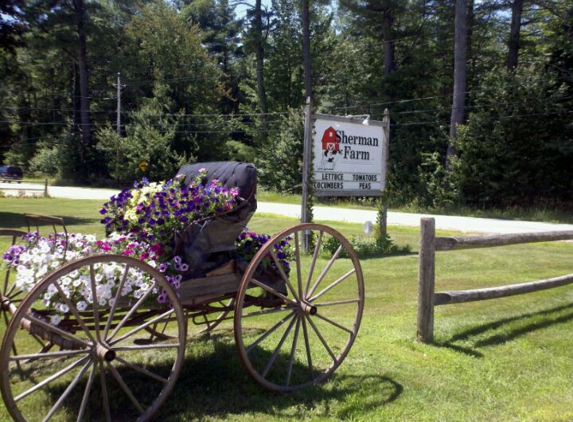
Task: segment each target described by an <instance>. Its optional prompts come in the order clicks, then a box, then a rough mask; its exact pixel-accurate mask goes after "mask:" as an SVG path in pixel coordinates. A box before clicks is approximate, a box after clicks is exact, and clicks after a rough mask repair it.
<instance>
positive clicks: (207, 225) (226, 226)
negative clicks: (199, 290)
mask: <svg viewBox="0 0 573 422" xmlns="http://www.w3.org/2000/svg"><path fill="white" fill-rule="evenodd" d="M201 169H205V170H207V175H206V176H205V177H204V178H203V180H202V181H201V182H202V184H203V185H206V184H209V183H211V182H212V181H213V180H214V179H217V180H218V181H219V182H220V183H221V184H222V185H223V186H224V187H225V188H227V189H232V188H238V190H239V197H240V200H239V205H238V207H237V208H235V209H233V210H232V211H229V212H225V213H221V214H218V215H216V216H213V217H208V218H205V219H203V220H199V221H196V222H193V223H192V224H190V225H189V226H187V228H186V229H185V230H183V231H182V232H180V233H177V234H176V239H175V243H176V248H175V253H176V254H177V255H180V256H181V257H182V258H183V259H184V260H185V262H186V263H187V264H188V265H189V271H188V275H189V276H190V277H197V276H200V275H203V274H205V273H207V272H209V271H210V270H212V269H214V268H216V267H218V266H220V265H223V264H225V263H226V262H228V260H229V259H230V253H231V251H233V250H234V249H235V239H236V238H237V237H238V236H239V234H240V233H241V232H242V231H243V228H244V227H245V226H246V225H247V224H248V222H249V220H250V219H251V217H252V216H253V214H254V213H255V211H256V210H257V197H256V191H257V170H256V168H255V166H254V165H252V164H249V163H239V162H232V161H218V162H210V163H197V164H186V165H184V166H182V167H181V168H180V169H179V171H178V172H177V175H184V176H185V181H184V183H185V185H186V186H188V185H190V184H191V183H192V182H193V181H194V180H195V179H196V178H197V176H198V175H199V174H200V170H201Z"/></svg>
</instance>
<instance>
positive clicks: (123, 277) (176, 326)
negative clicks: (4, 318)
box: [0, 255, 187, 422]
mask: <svg viewBox="0 0 573 422" xmlns="http://www.w3.org/2000/svg"><path fill="white" fill-rule="evenodd" d="M75 283H83V286H82V289H80V290H81V291H82V292H83V293H82V294H83V295H84V296H82V297H81V298H80V297H77V294H76V295H71V294H70V291H75V292H77V291H78V289H75V290H73V289H70V286H75V287H77V286H78V285H77V284H75ZM110 289H111V290H110ZM129 291H130V292H131V294H130V295H129V296H125V294H126V292H129ZM162 291H163V292H164V294H165V295H166V296H164V297H166V298H167V303H170V305H166V304H162V305H159V304H158V302H157V301H156V299H154V298H153V295H155V294H157V293H162ZM93 292H95V293H93ZM92 293H93V295H92ZM69 296H71V297H69ZM84 299H85V300H84ZM48 305H49V306H50V308H49V309H48ZM54 308H55V309H57V311H54ZM166 321H169V325H168V327H169V331H170V332H171V333H175V334H174V335H173V336H170V337H169V338H168V339H165V340H164V341H162V342H155V343H153V344H141V343H140V342H139V340H140V339H141V338H142V337H145V336H146V333H145V329H146V328H147V327H149V326H151V325H153V324H156V323H160V324H161V323H163V322H166ZM186 323H187V321H186V319H185V316H184V313H183V311H182V308H181V306H180V304H179V301H178V298H177V295H176V294H175V292H174V290H173V289H172V288H171V286H170V285H169V283H168V282H167V280H166V279H165V278H164V276H163V275H162V274H161V273H160V272H159V271H157V270H156V269H155V268H153V267H151V266H149V265H148V264H146V263H144V262H143V261H139V260H136V259H133V258H130V257H126V256H120V255H96V256H90V257H87V258H83V259H79V260H77V261H73V262H70V263H69V264H67V265H65V266H63V267H61V268H59V269H58V270H56V271H54V272H53V273H51V274H50V275H48V276H47V277H46V278H44V279H43V280H42V281H41V282H39V283H38V284H37V285H36V286H35V287H34V288H33V289H32V290H31V291H30V292H29V293H28V295H27V296H26V297H25V298H24V300H23V301H22V303H21V304H20V306H19V307H18V310H17V311H16V312H15V313H14V316H13V317H12V320H11V321H10V325H9V326H8V329H7V331H6V334H5V336H4V340H3V342H2V348H1V350H0V377H1V384H0V388H1V390H2V397H3V399H4V403H5V404H6V407H7V409H8V411H9V412H10V414H11V415H12V417H13V418H14V419H15V420H16V421H36V420H38V421H43V420H50V421H83V420H89V421H106V422H109V421H149V420H151V418H152V417H153V415H154V414H155V413H156V411H157V410H158V409H159V407H160V406H161V404H162V403H163V402H164V401H165V399H166V398H167V396H168V395H169V393H170V392H171V390H172V389H173V387H174V385H175V382H176V381H177V377H178V375H179V372H180V370H181V366H182V363H183V359H184V352H185V340H186ZM30 333H33V334H34V335H36V336H39V337H41V338H42V339H49V341H51V342H52V343H53V344H54V345H55V347H53V348H52V349H51V350H49V351H46V352H44V353H37V347H36V346H35V345H34V341H33V340H31V339H30Z"/></svg>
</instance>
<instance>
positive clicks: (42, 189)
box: [0, 179, 48, 197]
mask: <svg viewBox="0 0 573 422" xmlns="http://www.w3.org/2000/svg"><path fill="white" fill-rule="evenodd" d="M12 182H14V184H12ZM22 183H24V185H22ZM30 184H37V181H35V180H12V181H11V182H10V184H8V183H4V184H3V186H2V187H0V191H7V190H17V191H22V192H24V193H25V192H42V194H43V196H44V197H47V196H48V179H44V183H43V186H42V187H38V186H36V185H34V186H33V187H31V186H29V185H30Z"/></svg>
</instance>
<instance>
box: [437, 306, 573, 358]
mask: <svg viewBox="0 0 573 422" xmlns="http://www.w3.org/2000/svg"><path fill="white" fill-rule="evenodd" d="M570 321H573V304H569V305H563V306H559V307H556V308H552V309H546V310H543V311H539V312H531V313H527V314H522V315H519V316H514V317H510V318H504V319H500V320H498V321H494V322H490V323H489V324H483V325H479V326H477V327H475V328H471V329H469V330H465V331H462V332H460V333H458V334H455V335H454V336H452V337H451V338H450V339H449V340H447V341H444V342H437V343H436V346H438V347H447V348H450V349H453V350H456V351H458V352H461V353H465V354H467V355H470V356H474V357H483V354H482V353H481V352H479V351H477V350H475V349H474V348H480V347H488V346H496V345H500V344H504V343H507V342H508V341H511V340H514V339H516V338H518V337H521V336H524V335H526V334H529V333H532V332H534V331H537V330H541V329H543V328H547V327H550V326H553V325H556V324H563V323H566V322H570ZM457 342H462V343H467V342H469V343H471V344H472V346H473V348H470V347H466V346H459V345H457V344H455V343H457Z"/></svg>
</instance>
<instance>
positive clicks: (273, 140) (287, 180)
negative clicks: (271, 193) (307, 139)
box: [255, 110, 304, 192]
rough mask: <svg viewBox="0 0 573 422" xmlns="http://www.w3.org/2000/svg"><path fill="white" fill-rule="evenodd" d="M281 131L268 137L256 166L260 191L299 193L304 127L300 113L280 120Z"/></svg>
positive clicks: (294, 113)
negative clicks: (261, 188)
mask: <svg viewBox="0 0 573 422" xmlns="http://www.w3.org/2000/svg"><path fill="white" fill-rule="evenodd" d="M279 130H280V131H279V132H278V133H277V134H276V135H273V136H271V137H270V139H269V143H268V145H265V146H264V147H263V149H262V151H261V153H260V154H258V155H257V157H256V160H255V163H256V165H257V169H258V172H259V181H260V183H261V185H262V186H263V187H266V188H272V189H276V190H278V191H280V192H300V190H301V184H302V150H303V140H304V125H303V119H302V116H301V113H300V112H297V111H296V110H290V112H289V114H288V115H287V116H284V117H281V124H280V129H279Z"/></svg>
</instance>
